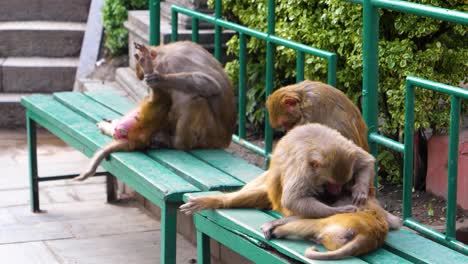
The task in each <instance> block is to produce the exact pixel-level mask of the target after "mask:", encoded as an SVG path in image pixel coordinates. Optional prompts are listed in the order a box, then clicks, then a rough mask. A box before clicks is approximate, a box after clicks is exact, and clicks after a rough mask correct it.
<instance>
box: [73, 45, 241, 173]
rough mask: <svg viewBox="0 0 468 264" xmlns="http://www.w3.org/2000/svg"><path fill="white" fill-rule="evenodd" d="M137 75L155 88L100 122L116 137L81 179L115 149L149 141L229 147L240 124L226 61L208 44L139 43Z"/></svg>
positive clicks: (178, 145) (172, 145) (178, 146)
mask: <svg viewBox="0 0 468 264" xmlns="http://www.w3.org/2000/svg"><path fill="white" fill-rule="evenodd" d="M135 48H136V49H137V51H138V52H137V53H136V54H135V58H136V60H137V76H138V77H139V78H140V79H143V78H145V79H146V82H147V85H148V86H149V87H150V88H151V89H150V95H149V97H147V98H145V99H144V100H143V102H142V103H141V104H140V106H139V107H137V108H136V109H135V110H133V111H132V112H130V113H128V114H126V115H125V116H124V117H123V118H122V119H120V120H112V121H106V120H105V121H103V122H99V123H98V127H99V128H100V130H101V132H102V133H104V134H106V135H109V136H112V137H113V138H114V141H113V142H111V143H110V144H109V145H107V146H106V147H104V148H103V149H101V150H99V151H98V152H97V153H96V154H95V155H94V156H93V158H92V160H91V164H90V166H89V168H88V169H87V170H86V171H84V172H83V173H82V174H81V175H80V176H78V177H76V178H75V179H76V180H84V179H86V178H88V177H89V176H92V175H94V173H95V172H96V168H97V166H98V165H99V163H100V162H101V161H102V160H103V159H104V158H105V157H107V156H108V155H109V154H110V153H112V152H116V151H131V150H135V149H143V148H145V147H148V146H149V145H150V143H154V141H156V140H157V141H161V142H158V143H159V144H161V143H162V144H163V145H164V146H166V147H169V148H175V149H180V150H189V149H194V148H225V147H227V146H228V145H229V143H230V141H231V136H232V132H233V131H234V128H235V126H236V112H237V111H236V104H235V99H234V94H233V91H232V86H231V83H230V81H229V78H228V76H227V74H226V73H225V72H224V69H223V67H222V66H221V64H220V63H219V62H218V61H217V60H216V59H215V58H214V57H213V56H212V55H211V54H210V53H209V52H208V51H206V50H205V49H203V47H201V46H200V45H198V44H195V43H192V42H188V41H184V42H174V43H171V44H167V45H161V46H157V47H147V46H143V45H139V44H136V43H135Z"/></svg>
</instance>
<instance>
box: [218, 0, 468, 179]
mask: <svg viewBox="0 0 468 264" xmlns="http://www.w3.org/2000/svg"><path fill="white" fill-rule="evenodd" d="M412 2H418V3H422V4H428V5H432V6H439V7H444V8H449V9H456V10H462V11H468V5H467V4H463V3H462V2H464V1H457V0H418V1H412ZM211 4H212V3H211ZM223 12H224V14H226V15H228V16H230V17H234V18H235V19H236V20H237V21H238V22H239V23H241V24H243V25H245V26H248V27H252V28H255V29H257V30H260V31H264V32H266V29H267V23H266V21H267V17H266V14H267V1H266V0H223ZM380 15H381V17H380V41H379V46H380V58H379V64H380V83H379V93H380V94H379V100H380V102H379V103H380V104H379V105H380V113H379V119H380V121H381V125H380V132H381V133H383V134H385V135H388V136H390V137H391V138H393V139H395V140H400V141H401V139H402V136H403V135H402V134H403V127H404V102H405V100H404V96H405V84H404V82H405V76H407V75H415V76H418V77H422V78H426V79H430V80H434V81H438V82H442V83H445V84H450V85H455V86H458V85H459V83H460V81H462V80H464V79H465V78H466V77H467V73H468V41H467V27H466V26H461V25H455V24H451V23H446V22H441V21H436V20H433V19H427V18H422V17H416V16H413V15H407V14H402V13H398V12H392V11H385V10H381V11H380ZM276 35H278V36H280V37H283V38H287V39H291V40H294V41H297V42H301V43H305V44H307V45H310V46H313V47H317V48H321V49H325V50H328V51H333V52H336V53H337V55H338V72H337V80H338V88H339V89H341V90H343V91H344V92H346V93H347V95H348V96H349V97H350V98H352V100H354V102H355V103H358V101H359V98H360V95H361V81H362V77H361V74H362V6H361V5H359V4H352V3H348V2H345V1H342V0H276ZM238 42H239V40H238V37H233V38H232V39H231V40H230V41H229V43H228V51H229V52H230V53H232V54H235V55H238V44H239V43H238ZM265 46H266V45H265V42H264V41H261V40H258V39H253V38H252V39H250V40H249V41H248V45H247V47H248V67H247V76H248V77H247V78H248V87H249V91H248V92H247V96H248V99H249V103H248V104H247V106H248V120H249V122H250V127H251V128H259V129H261V128H262V127H263V126H262V125H261V123H262V122H263V104H264V86H265ZM295 60H296V53H295V52H294V51H293V50H290V49H286V48H284V47H277V49H276V59H275V88H278V87H281V86H283V85H286V84H290V83H294V78H295ZM305 62H306V63H305V65H306V69H305V76H306V78H307V79H312V80H322V81H324V82H326V71H327V68H326V62H325V61H324V60H322V59H320V58H316V57H311V56H310V57H306V60H305ZM226 70H227V71H228V73H229V75H230V77H231V79H232V80H234V83H236V80H237V76H238V75H237V74H238V61H233V62H230V63H228V64H227V65H226ZM415 117H416V122H415V126H416V128H420V127H424V128H428V127H431V128H434V129H436V130H438V131H439V130H443V129H444V128H446V127H447V126H448V122H449V100H448V97H447V96H443V95H440V94H438V93H434V92H431V91H427V90H422V89H418V90H417V92H416V103H415ZM379 159H380V164H381V166H383V167H384V171H386V173H387V175H390V176H389V178H390V179H392V180H396V181H399V180H400V179H401V172H400V169H399V168H400V166H399V165H398V163H399V162H396V160H397V159H400V157H399V155H394V153H392V152H389V151H388V150H385V149H383V151H381V152H380V156H379Z"/></svg>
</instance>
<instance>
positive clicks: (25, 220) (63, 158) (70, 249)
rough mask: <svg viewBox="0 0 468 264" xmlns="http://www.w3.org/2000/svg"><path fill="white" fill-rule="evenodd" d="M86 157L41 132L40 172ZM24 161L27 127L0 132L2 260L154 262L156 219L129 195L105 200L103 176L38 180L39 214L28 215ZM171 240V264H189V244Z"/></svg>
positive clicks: (56, 171)
mask: <svg viewBox="0 0 468 264" xmlns="http://www.w3.org/2000/svg"><path fill="white" fill-rule="evenodd" d="M39 131H41V130H39ZM87 161H88V159H87V158H86V157H85V156H84V155H82V154H81V153H79V152H78V151H75V150H73V149H72V148H71V147H68V146H66V145H65V144H64V143H63V142H62V141H60V140H59V139H57V138H56V137H54V136H53V135H51V134H49V133H46V132H44V131H41V132H40V133H39V135H38V164H39V175H40V176H51V175H60V174H68V173H76V172H78V171H80V169H81V168H83V166H85V165H86V164H87ZM27 162H28V156H27V142H26V132H25V130H0V259H1V261H0V262H1V263H9V264H22V263H24V264H29V263H45V264H49V263H50V264H54V263H99V264H105V263H112V264H117V263H125V264H127V263H138V264H139V263H159V245H160V238H159V237H160V225H159V222H157V221H156V220H154V218H152V216H151V215H150V213H149V212H148V211H147V210H146V209H144V208H143V207H142V206H141V205H140V204H139V203H137V202H136V201H133V200H131V199H130V200H129V199H127V200H123V201H121V202H118V203H115V204H108V203H106V188H105V178H104V177H95V178H92V179H88V180H87V181H85V182H83V183H74V182H71V181H69V180H65V181H54V182H43V183H40V185H39V186H40V200H41V201H40V202H41V209H42V210H44V212H42V213H39V214H33V213H31V211H30V209H29V182H28V166H27ZM177 242H178V245H177V247H178V248H177V252H178V256H177V263H194V260H193V259H196V249H195V247H194V246H193V245H192V244H190V242H188V241H187V240H185V239H184V238H183V237H182V236H179V237H178V238H177Z"/></svg>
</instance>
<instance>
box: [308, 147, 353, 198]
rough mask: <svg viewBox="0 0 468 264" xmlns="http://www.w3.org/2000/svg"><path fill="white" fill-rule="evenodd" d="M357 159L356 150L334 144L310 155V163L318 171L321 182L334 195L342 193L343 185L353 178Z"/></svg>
mask: <svg viewBox="0 0 468 264" xmlns="http://www.w3.org/2000/svg"><path fill="white" fill-rule="evenodd" d="M356 160H357V155H356V153H355V152H354V151H351V150H348V149H344V148H342V147H337V148H334V147H333V146H331V148H322V149H321V150H320V151H317V152H313V153H311V154H310V155H309V164H310V166H311V167H312V168H313V169H314V170H315V171H316V175H318V177H319V181H320V183H319V184H320V185H323V186H324V187H325V189H326V190H327V191H328V192H329V193H330V194H333V195H338V194H340V193H341V189H342V187H343V185H344V184H346V183H348V182H349V181H351V180H352V179H353V174H354V165H355V162H356Z"/></svg>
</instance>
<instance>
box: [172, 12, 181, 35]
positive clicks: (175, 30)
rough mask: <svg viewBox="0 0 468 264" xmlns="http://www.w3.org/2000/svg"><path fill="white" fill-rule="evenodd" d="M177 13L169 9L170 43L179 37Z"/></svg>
mask: <svg viewBox="0 0 468 264" xmlns="http://www.w3.org/2000/svg"><path fill="white" fill-rule="evenodd" d="M178 17H179V13H178V12H177V11H176V10H174V9H171V42H176V41H177V39H178V37H179V18H178Z"/></svg>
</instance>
